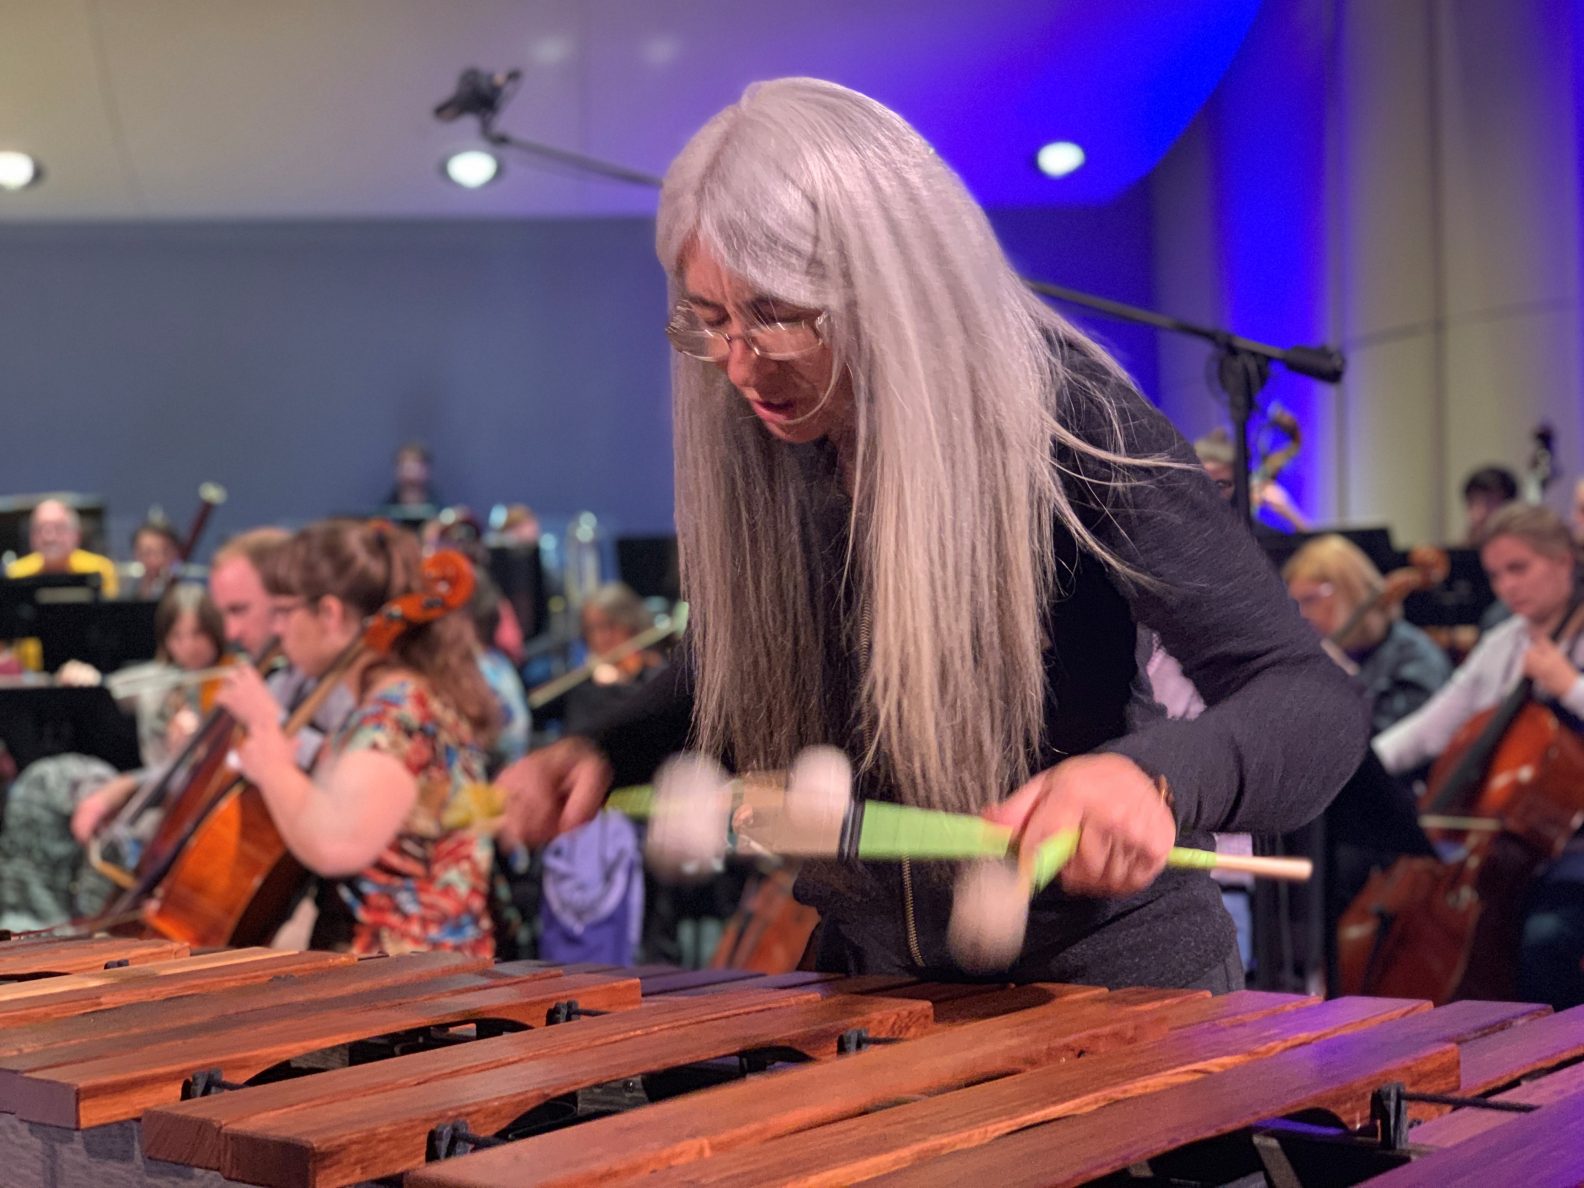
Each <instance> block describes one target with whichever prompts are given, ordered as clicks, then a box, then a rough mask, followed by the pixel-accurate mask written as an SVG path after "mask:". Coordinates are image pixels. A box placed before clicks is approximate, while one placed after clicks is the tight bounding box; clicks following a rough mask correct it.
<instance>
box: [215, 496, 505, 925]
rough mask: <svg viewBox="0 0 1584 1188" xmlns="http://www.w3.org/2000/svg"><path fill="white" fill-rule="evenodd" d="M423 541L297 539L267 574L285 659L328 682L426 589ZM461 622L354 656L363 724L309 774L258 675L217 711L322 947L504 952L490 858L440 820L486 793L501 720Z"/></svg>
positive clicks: (350, 679)
mask: <svg viewBox="0 0 1584 1188" xmlns="http://www.w3.org/2000/svg"><path fill="white" fill-rule="evenodd" d="M420 567H421V558H420V555H419V549H418V543H417V541H416V540H415V539H414V538H413V536H412V534H411V533H407V532H402V531H400V530H398V529H396V528H394V527H392V526H391V525H389V524H388V523H384V522H381V521H373V522H365V521H360V520H325V521H321V522H319V523H316V524H312V525H309V526H308V527H307V528H304V529H302V530H301V531H299V532H298V533H297V534H296V535H294V536H293V537H292V538H291V540H290V541H289V542H287V544H286V545H285V547H284V548H282V549H281V550H280V552H279V553H278V554H277V555H276V556H275V557H274V558H273V559H272V561H271V563H270V565H269V566H268V568H267V571H266V572H265V574H264V577H265V582H266V585H267V587H268V589H269V592H270V604H271V608H272V611H273V615H274V627H275V631H276V633H277V635H278V636H279V639H280V645H281V649H282V651H283V652H284V653H285V656H286V659H287V660H288V661H289V662H290V663H291V665H292V666H293V667H294V668H296V669H297V670H298V671H300V672H301V673H303V674H304V675H305V676H308V677H311V678H319V677H323V676H325V675H326V674H327V673H328V672H329V671H330V670H331V668H332V666H333V665H335V664H336V663H337V661H338V660H339V659H340V658H342V657H343V656H344V655H345V654H346V653H347V651H348V649H349V648H351V647H352V646H353V645H354V644H355V643H356V642H357V641H358V640H359V639H360V638H361V636H362V634H363V629H364V623H365V620H367V619H368V618H369V617H370V616H372V615H373V614H374V613H375V612H376V611H378V610H379V609H380V608H381V607H382V606H384V605H385V604H386V603H388V602H390V601H391V600H392V599H395V598H399V597H401V596H404V595H409V594H413V593H415V592H418V591H419V590H420V589H421V573H420ZM471 633H472V628H471V626H470V625H469V624H468V623H467V622H465V621H464V620H463V619H462V618H461V617H460V616H458V615H451V616H448V617H445V618H441V619H438V620H436V621H434V622H431V623H425V624H422V625H418V626H415V627H412V628H411V629H409V630H408V631H407V632H406V633H405V634H403V635H402V636H400V637H399V638H398V639H397V641H396V643H395V645H394V647H393V649H392V651H391V653H390V654H389V655H381V654H379V653H377V652H375V651H373V650H370V649H364V650H362V651H360V652H358V653H357V654H356V656H355V658H354V659H352V661H351V663H350V665H349V666H348V667H346V668H345V670H344V671H343V672H342V673H341V675H340V678H339V679H340V682H341V684H342V685H344V686H345V688H346V689H347V690H348V692H349V693H350V695H351V697H352V699H353V701H354V703H355V708H354V709H353V710H352V712H351V714H350V716H349V717H348V718H347V719H346V721H345V723H344V724H343V725H342V726H341V727H340V729H338V730H337V731H336V732H335V733H334V734H333V735H332V736H330V737H329V738H328V739H327V740H326V744H325V746H324V748H323V749H322V751H321V753H320V754H319V756H318V758H317V760H316V761H315V763H314V765H313V767H312V769H311V771H304V770H303V769H302V768H301V767H300V766H299V763H298V759H297V755H296V751H295V749H294V746H293V741H292V740H291V739H289V738H287V737H286V735H285V734H284V732H283V731H282V729H281V720H282V716H283V715H282V709H281V705H280V704H279V702H277V701H276V699H275V698H274V696H272V694H271V692H270V690H269V689H268V688H267V687H266V685H265V683H264V681H263V680H262V678H261V677H260V676H259V674H258V673H257V672H256V671H254V670H253V669H252V668H251V667H248V666H239V668H238V670H237V671H236V672H235V673H233V674H232V675H230V676H228V677H227V679H226V683H225V686H224V688H223V689H222V690H221V692H220V695H219V702H220V704H221V705H222V706H224V707H225V708H226V709H227V710H229V711H230V712H231V714H232V715H233V716H234V717H235V718H236V720H237V721H238V723H240V724H241V726H242V727H243V728H244V731H245V733H244V737H243V740H242V741H241V742H240V743H239V744H238V746H237V748H236V762H237V765H238V767H239V769H240V770H241V772H242V774H243V775H245V776H246V777H247V778H248V779H249V780H250V781H251V782H252V783H253V784H255V785H256V786H257V787H258V788H259V790H260V792H261V793H262V795H263V797H264V801H265V803H266V804H267V806H268V808H269V811H270V814H271V816H272V817H273V818H274V821H275V824H276V827H277V828H278V829H279V831H280V833H281V837H282V839H283V841H284V842H285V844H286V847H287V848H288V849H289V850H290V852H291V854H292V855H293V856H294V857H295V858H296V859H297V860H298V861H299V862H301V863H302V864H303V865H304V866H305V867H307V868H308V869H309V870H310V871H312V872H314V873H315V874H316V875H318V876H319V888H318V892H317V896H316V900H315V906H316V907H317V909H318V914H317V919H316V920H315V921H314V924H313V931H312V940H311V943H312V944H313V946H314V947H316V948H335V949H347V950H350V951H352V952H355V953H365V954H366V953H378V952H385V953H398V952H408V951H414V950H423V949H453V950H458V951H462V952H466V953H472V954H476V955H486V956H487V955H489V954H490V953H491V952H492V951H493V944H492V928H491V923H490V917H489V911H488V902H487V897H488V891H489V879H490V863H491V843H490V841H489V840H488V839H487V838H484V837H482V836H479V835H478V834H476V833H475V832H473V831H469V830H459V829H454V828H450V827H448V826H446V825H445V824H443V823H442V818H443V817H444V816H445V814H446V811H447V809H448V808H450V807H451V806H452V805H453V802H454V801H456V800H457V799H458V798H460V797H462V796H463V795H465V792H466V789H467V787H468V786H469V785H472V784H477V783H482V782H483V780H484V778H485V774H486V770H485V752H484V750H483V747H484V745H486V744H487V743H488V740H489V737H490V734H491V732H492V731H493V730H494V729H495V728H496V725H497V721H496V709H495V705H494V701H493V698H492V695H491V693H490V691H489V688H488V686H487V685H486V684H485V683H484V678H483V677H482V676H481V675H480V673H479V668H478V664H477V661H476V658H475V656H474V646H473V640H472V634H471Z"/></svg>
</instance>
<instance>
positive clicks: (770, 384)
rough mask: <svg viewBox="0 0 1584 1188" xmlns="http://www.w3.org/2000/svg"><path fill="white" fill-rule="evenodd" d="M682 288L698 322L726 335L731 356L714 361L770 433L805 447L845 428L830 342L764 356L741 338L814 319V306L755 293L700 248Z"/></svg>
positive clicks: (844, 396)
mask: <svg viewBox="0 0 1584 1188" xmlns="http://www.w3.org/2000/svg"><path fill="white" fill-rule="evenodd" d="M682 285H683V289H684V290H685V291H684V293H683V300H684V301H686V302H687V303H688V304H689V305H691V306H692V308H693V311H694V313H695V314H696V315H697V317H698V319H699V321H700V322H701V323H702V324H703V325H704V326H706V327H707V328H709V329H711V330H718V331H719V332H721V333H722V334H728V335H730V336H731V349H730V353H729V354H728V355H727V356H726V358H725V360H724V361H722V362H721V363H718V364H716V366H718V367H720V368H721V370H723V371H724V372H725V373H726V378H727V379H729V380H730V381H731V382H732V386H733V387H735V388H736V389H737V391H738V392H739V393H741V395H742V397H743V399H744V400H745V401H747V403H748V407H749V409H750V410H751V411H752V412H753V414H754V416H756V417H758V418H759V422H760V424H762V425H763V426H764V427H765V428H766V429H767V430H769V432H770V433H771V435H772V436H774V437H776V438H778V439H780V440H781V441H785V442H789V443H791V444H794V445H802V444H805V443H807V442H811V441H818V440H820V439H821V438H824V437H830V436H832V435H833V434H839V433H841V432H842V431H844V429H845V427H846V426H847V425H848V424H850V422H851V415H852V380H851V377H850V376H848V374H847V373H846V372H845V371H844V372H843V373H842V374H841V375H839V376H834V377H833V375H832V373H833V371H834V369H835V359H834V356H833V354H832V352H831V348H830V347H829V346H828V345H826V344H824V343H821V344H820V346H819V347H817V348H816V349H814V350H813V351H810V352H809V353H808V354H806V355H800V356H798V357H797V358H795V359H766V358H763V357H761V356H759V355H756V354H754V352H753V350H752V348H750V347H749V345H748V343H747V341H746V340H745V339H744V338H743V337H742V334H743V332H744V331H745V330H750V329H752V328H753V327H754V326H756V325H760V324H763V323H767V322H793V321H798V320H800V319H804V318H813V317H816V316H817V315H818V314H819V313H820V311H819V310H817V309H801V308H797V307H793V306H788V305H786V304H785V303H784V302H777V301H774V300H773V299H771V298H769V297H767V296H765V295H764V294H761V293H755V292H754V291H753V290H752V289H751V288H750V287H749V286H748V284H747V282H745V281H744V280H742V278H740V277H738V276H736V275H734V274H733V273H730V272H728V271H726V269H725V268H723V267H722V266H721V265H720V264H719V263H718V262H717V261H716V260H715V258H714V257H713V256H711V255H710V253H709V252H708V251H707V250H706V249H705V248H703V247H700V246H697V245H695V246H694V247H693V248H692V249H691V250H690V251H689V252H688V254H687V256H686V258H685V259H684V261H683V265H682ZM833 379H834V383H833Z"/></svg>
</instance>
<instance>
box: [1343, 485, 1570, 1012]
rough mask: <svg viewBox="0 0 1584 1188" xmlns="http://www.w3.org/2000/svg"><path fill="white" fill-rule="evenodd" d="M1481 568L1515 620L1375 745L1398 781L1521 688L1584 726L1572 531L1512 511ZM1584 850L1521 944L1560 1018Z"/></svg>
mask: <svg viewBox="0 0 1584 1188" xmlns="http://www.w3.org/2000/svg"><path fill="white" fill-rule="evenodd" d="M1483 533H1484V534H1483V536H1482V537H1481V543H1480V561H1481V563H1482V564H1483V565H1484V566H1485V572H1486V573H1487V574H1488V575H1489V576H1490V582H1491V589H1492V590H1494V591H1495V593H1496V597H1497V598H1499V599H1501V600H1502V602H1504V603H1505V604H1506V605H1507V606H1508V607H1509V608H1511V610H1512V617H1511V618H1509V619H1507V620H1506V621H1505V622H1503V623H1501V624H1500V625H1498V626H1496V627H1493V628H1492V629H1491V630H1489V631H1487V632H1486V633H1485V634H1484V635H1483V636H1482V637H1481V638H1480V641H1479V643H1478V644H1476V645H1475V647H1474V650H1473V651H1472V652H1470V653H1469V655H1468V659H1466V660H1464V661H1463V664H1462V665H1461V666H1460V667H1459V668H1458V670H1457V672H1456V673H1454V674H1453V676H1452V679H1451V681H1449V682H1448V683H1447V684H1446V686H1445V687H1444V688H1443V689H1442V690H1441V691H1440V692H1439V693H1437V694H1436V695H1435V696H1434V697H1432V698H1431V699H1430V700H1429V701H1428V702H1427V703H1426V704H1425V705H1424V706H1422V707H1421V708H1420V709H1419V710H1418V712H1416V713H1413V714H1410V715H1409V716H1408V717H1406V718H1404V719H1403V720H1402V721H1401V722H1398V723H1397V725H1395V726H1393V727H1392V728H1391V729H1390V730H1388V731H1386V732H1385V733H1384V734H1381V735H1379V736H1378V737H1377V738H1376V739H1375V742H1374V747H1375V751H1376V753H1377V754H1378V755H1379V756H1380V758H1381V762H1382V763H1384V764H1385V765H1386V769H1387V770H1388V771H1390V772H1393V773H1399V774H1400V773H1405V772H1410V771H1413V770H1415V769H1417V768H1419V767H1421V766H1422V765H1424V764H1425V763H1428V762H1430V761H1431V760H1433V759H1435V758H1437V757H1438V756H1439V755H1440V754H1441V753H1442V752H1443V751H1445V750H1446V748H1447V746H1448V745H1449V744H1450V743H1451V742H1452V739H1453V737H1454V736H1455V735H1456V734H1457V732H1458V730H1459V729H1461V728H1462V726H1463V724H1464V723H1466V722H1467V721H1469V720H1470V719H1471V718H1473V717H1474V716H1475V715H1477V714H1479V713H1482V712H1483V711H1485V710H1488V709H1490V708H1492V707H1493V706H1495V705H1497V704H1499V703H1500V702H1502V701H1503V700H1504V699H1505V698H1506V697H1507V695H1508V694H1509V693H1511V692H1512V691H1513V690H1514V689H1515V688H1516V687H1517V686H1518V683H1519V682H1520V681H1523V680H1529V681H1532V682H1533V684H1534V695H1535V696H1536V697H1537V698H1539V699H1540V700H1541V701H1543V702H1545V703H1547V704H1548V705H1550V706H1551V707H1552V708H1553V709H1554V711H1555V712H1556V714H1557V717H1558V718H1559V719H1560V720H1561V721H1562V723H1563V724H1564V727H1565V728H1571V729H1573V730H1575V731H1579V730H1580V729H1581V721H1584V616H1581V610H1584V590H1581V589H1580V585H1579V559H1578V552H1577V549H1576V547H1575V546H1574V544H1573V540H1572V537H1571V536H1570V534H1569V532H1568V527H1567V524H1566V523H1564V522H1563V520H1562V518H1561V517H1560V516H1558V515H1557V514H1556V512H1554V511H1552V510H1551V509H1550V508H1548V507H1543V506H1533V505H1530V504H1523V503H1509V504H1507V505H1506V506H1505V507H1501V508H1498V509H1497V510H1496V511H1494V512H1492V513H1491V516H1490V518H1489V519H1488V520H1486V521H1485V524H1484V529H1483ZM1581 957H1584V844H1581V842H1580V839H1578V838H1575V839H1574V840H1573V842H1572V843H1571V844H1570V845H1569V847H1568V849H1567V851H1565V852H1564V853H1563V855H1562V856H1561V857H1560V858H1558V859H1557V860H1556V861H1555V862H1553V863H1552V864H1551V865H1550V867H1549V868H1547V869H1546V870H1545V871H1544V872H1542V874H1541V875H1540V877H1539V878H1538V879H1537V880H1536V883H1535V885H1534V887H1533V889H1532V891H1531V893H1530V899H1529V902H1528V904H1527V910H1526V913H1525V916H1524V921H1523V926H1522V934H1521V936H1520V937H1519V938H1518V940H1517V963H1518V996H1519V997H1520V998H1521V999H1523V1000H1524V1001H1526V1002H1548V1003H1550V1004H1551V1005H1552V1006H1554V1007H1556V1008H1557V1009H1558V1010H1561V1009H1563V1008H1565V1007H1571V1006H1577V1005H1579V1004H1581V1003H1584V971H1581V970H1580V967H1579V960H1580V958H1581Z"/></svg>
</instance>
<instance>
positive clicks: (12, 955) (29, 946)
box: [0, 936, 190, 981]
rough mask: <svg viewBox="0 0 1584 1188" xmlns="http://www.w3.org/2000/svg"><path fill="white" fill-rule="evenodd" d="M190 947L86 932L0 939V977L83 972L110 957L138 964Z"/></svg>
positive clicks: (163, 958)
mask: <svg viewBox="0 0 1584 1188" xmlns="http://www.w3.org/2000/svg"><path fill="white" fill-rule="evenodd" d="M189 952H190V950H189V949H188V947H187V945H186V944H185V943H184V942H182V941H172V940H136V939H125V938H122V937H115V936H89V937H82V938H79V939H73V940H25V939H24V940H9V941H0V981H6V980H8V979H11V978H36V977H41V976H47V975H50V974H70V973H86V972H88V971H90V970H96V969H103V968H104V967H105V966H106V965H108V964H109V963H111V962H113V961H125V962H127V963H128V964H131V965H141V964H143V963H145V962H149V961H169V960H171V959H172V958H175V957H185V956H187V955H188V953H189Z"/></svg>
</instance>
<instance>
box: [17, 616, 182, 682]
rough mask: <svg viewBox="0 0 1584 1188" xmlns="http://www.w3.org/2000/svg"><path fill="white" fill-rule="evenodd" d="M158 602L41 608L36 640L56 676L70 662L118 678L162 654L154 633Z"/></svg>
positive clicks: (46, 662)
mask: <svg viewBox="0 0 1584 1188" xmlns="http://www.w3.org/2000/svg"><path fill="white" fill-rule="evenodd" d="M158 606H159V602H158V600H156V599H139V600H135V601H127V602H43V603H41V604H40V605H39V607H38V626H37V628H36V629H35V632H34V634H36V635H37V636H38V638H39V644H40V646H41V647H42V648H43V650H44V667H45V668H46V669H48V670H49V671H51V672H53V671H55V670H56V669H57V668H59V667H60V666H61V665H62V664H64V663H66V661H68V660H81V661H83V662H84V663H87V664H92V665H93V666H94V667H95V668H97V669H98V670H99V671H100V672H106V673H108V672H114V671H116V669H118V668H124V667H126V666H127V665H128V664H136V663H138V662H140V661H143V660H152V659H153V658H154V653H155V652H156V651H157V650H158V648H159V641H158V639H156V638H155V632H154V611H155V609H156V608H157V607H158Z"/></svg>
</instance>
